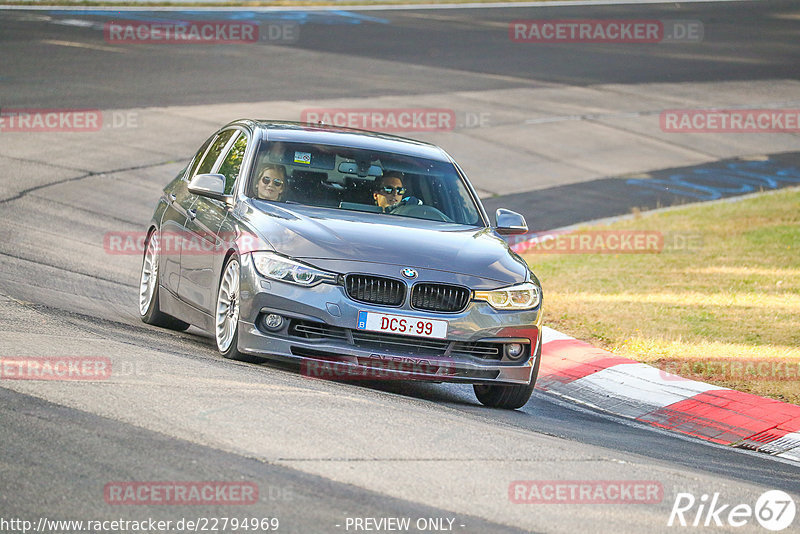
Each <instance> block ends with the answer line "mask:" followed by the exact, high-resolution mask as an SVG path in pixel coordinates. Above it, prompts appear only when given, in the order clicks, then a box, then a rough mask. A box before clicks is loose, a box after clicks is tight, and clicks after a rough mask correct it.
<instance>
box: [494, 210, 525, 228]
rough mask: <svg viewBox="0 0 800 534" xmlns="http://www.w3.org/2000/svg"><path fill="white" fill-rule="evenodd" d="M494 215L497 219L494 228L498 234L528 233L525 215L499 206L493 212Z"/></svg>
mask: <svg viewBox="0 0 800 534" xmlns="http://www.w3.org/2000/svg"><path fill="white" fill-rule="evenodd" d="M494 217H495V220H496V221H497V228H495V230H496V231H497V233H498V234H500V235H520V234H526V233H528V224H527V223H526V222H525V217H523V216H522V215H520V214H519V213H517V212H515V211H511V210H507V209H504V208H500V209H498V210H497V212H495V215H494Z"/></svg>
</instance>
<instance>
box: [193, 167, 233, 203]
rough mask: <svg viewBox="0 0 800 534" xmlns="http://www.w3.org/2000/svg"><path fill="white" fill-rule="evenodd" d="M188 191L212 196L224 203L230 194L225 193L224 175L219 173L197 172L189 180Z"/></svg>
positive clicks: (203, 195)
mask: <svg viewBox="0 0 800 534" xmlns="http://www.w3.org/2000/svg"><path fill="white" fill-rule="evenodd" d="M188 189H189V192H190V193H194V194H195V195H200V196H202V197H208V198H213V199H214V200H219V201H222V202H225V203H228V202H230V200H231V198H232V197H231V195H226V194H225V177H224V176H223V175H221V174H198V175H196V176H195V177H194V178H192V181H191V182H189V188H188Z"/></svg>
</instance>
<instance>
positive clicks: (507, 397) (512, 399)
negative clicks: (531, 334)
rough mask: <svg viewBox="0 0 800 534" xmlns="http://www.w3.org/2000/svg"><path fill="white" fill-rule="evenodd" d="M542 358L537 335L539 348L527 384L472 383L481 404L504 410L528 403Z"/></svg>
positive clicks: (520, 406) (540, 344) (540, 345)
mask: <svg viewBox="0 0 800 534" xmlns="http://www.w3.org/2000/svg"><path fill="white" fill-rule="evenodd" d="M541 359H542V343H541V336H539V348H538V349H537V351H536V363H535V364H534V366H533V372H532V373H531V381H530V383H529V384H524V385H518V386H496V385H490V384H474V385H473V386H472V389H473V390H475V396H476V397H477V398H478V401H480V403H481V404H483V405H484V406H488V407H489V408H502V409H504V410H516V409H518V408H522V407H523V406H525V404H527V403H528V399H530V398H531V395H532V394H533V388H534V387H535V386H536V379H537V378H538V377H539V363H540V362H541Z"/></svg>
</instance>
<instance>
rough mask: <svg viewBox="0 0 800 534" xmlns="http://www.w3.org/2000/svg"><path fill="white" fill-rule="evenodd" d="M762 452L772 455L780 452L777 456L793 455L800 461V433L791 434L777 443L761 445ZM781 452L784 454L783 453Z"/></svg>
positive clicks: (771, 442) (770, 442)
mask: <svg viewBox="0 0 800 534" xmlns="http://www.w3.org/2000/svg"><path fill="white" fill-rule="evenodd" d="M760 450H761V451H762V452H767V453H771V454H772V453H776V452H778V453H779V454H776V456H780V454H786V453H791V454H794V455H796V456H797V457H798V458H799V459H800V432H791V433H789V434H786V435H785V436H783V437H782V438H779V439H776V440H775V441H769V442H767V443H765V444H764V445H761V447H760ZM780 451H783V452H782V453H781V452H780Z"/></svg>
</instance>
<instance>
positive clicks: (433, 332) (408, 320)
mask: <svg viewBox="0 0 800 534" xmlns="http://www.w3.org/2000/svg"><path fill="white" fill-rule="evenodd" d="M356 329H357V330H369V331H371V332H386V333H388V334H401V335H405V336H419V337H433V338H436V339H446V338H447V321H440V320H437V319H420V318H419V317H409V316H407V315H394V314H389V313H375V312H367V311H360V312H358V324H357V325H356Z"/></svg>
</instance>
